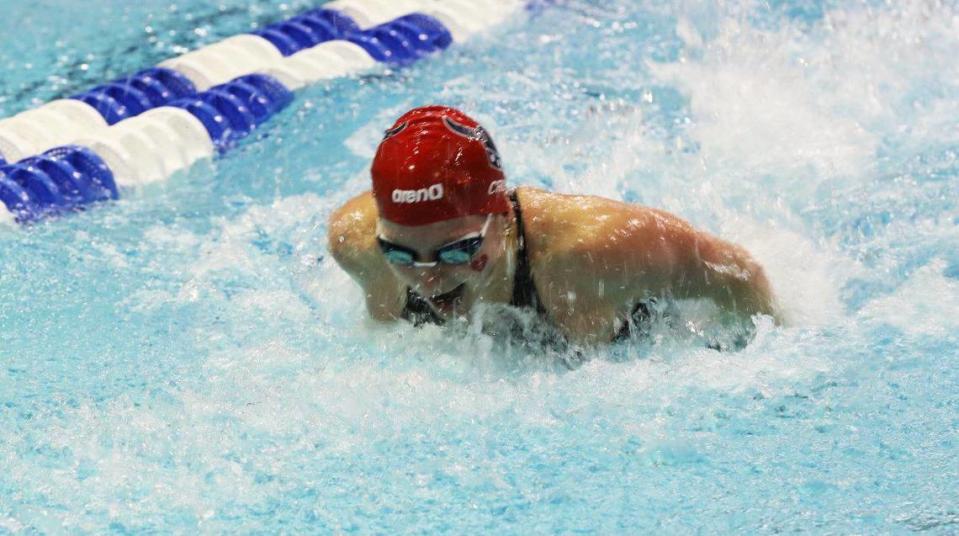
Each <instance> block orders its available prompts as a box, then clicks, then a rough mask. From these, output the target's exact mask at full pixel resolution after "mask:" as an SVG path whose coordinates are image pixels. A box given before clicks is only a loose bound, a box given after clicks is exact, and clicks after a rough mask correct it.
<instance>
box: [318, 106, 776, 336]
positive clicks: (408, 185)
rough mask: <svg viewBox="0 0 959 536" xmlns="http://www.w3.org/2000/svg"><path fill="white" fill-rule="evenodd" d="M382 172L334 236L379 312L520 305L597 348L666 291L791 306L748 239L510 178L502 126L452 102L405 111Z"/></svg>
mask: <svg viewBox="0 0 959 536" xmlns="http://www.w3.org/2000/svg"><path fill="white" fill-rule="evenodd" d="M371 175H372V179H373V185H372V190H371V191H368V192H365V193H362V194H360V195H359V196H357V197H354V198H353V199H351V200H350V201H348V202H347V203H346V204H345V205H344V206H343V207H341V208H339V209H338V210H336V211H335V212H334V213H333V214H332V216H331V218H330V225H329V247H330V251H331V253H332V255H333V257H334V259H335V260H336V261H337V263H339V265H340V266H341V267H342V268H343V269H344V270H345V271H346V272H347V273H348V274H349V275H350V276H351V277H352V278H353V279H354V280H355V281H356V282H357V283H358V284H359V285H360V287H362V289H363V293H364V295H365V296H366V307H367V310H368V311H369V314H370V316H371V317H372V318H374V319H376V320H381V321H395V320H401V319H405V320H408V321H411V322H414V323H416V324H420V323H424V322H432V323H437V324H442V323H444V322H446V321H448V320H450V319H452V318H457V317H467V318H468V317H469V315H470V312H471V310H472V309H473V307H474V305H476V304H479V303H490V304H509V305H512V306H515V307H519V308H530V309H532V310H534V311H536V312H537V313H538V314H539V315H540V316H541V317H543V318H544V320H545V321H546V322H548V323H549V324H551V325H552V326H554V327H555V328H557V329H558V330H559V331H560V333H562V334H563V335H564V336H565V337H566V338H567V340H568V341H570V342H573V343H576V344H585V345H589V344H597V343H605V342H610V341H614V340H617V339H621V338H623V337H624V336H627V335H628V331H629V328H630V326H631V325H635V322H634V320H637V318H638V317H641V316H644V315H648V305H649V304H650V303H652V302H655V301H656V300H667V301H668V300H679V299H694V298H707V299H711V300H712V301H713V302H715V303H716V304H717V305H718V306H719V307H720V308H721V309H722V310H724V311H727V312H732V313H736V315H738V316H740V317H744V318H749V317H752V316H753V315H757V314H761V315H770V316H773V317H774V318H777V317H778V315H777V312H776V309H775V306H774V299H773V295H772V293H771V291H770V287H769V283H768V281H767V279H766V276H765V274H764V273H763V269H762V267H760V265H759V264H757V263H756V261H755V260H753V259H752V258H751V257H750V255H749V254H748V253H747V252H746V251H745V250H743V249H742V248H740V247H738V246H736V245H734V244H731V243H729V242H725V241H723V240H720V239H719V238H716V237H714V236H712V235H710V234H707V233H705V232H703V231H700V230H697V229H694V228H693V227H692V226H691V225H690V224H688V223H687V222H685V221H683V220H682V219H680V218H678V217H676V216H674V215H672V214H669V213H667V212H664V211H661V210H656V209H652V208H647V207H643V206H639V205H633V204H627V203H622V202H619V201H613V200H609V199H604V198H601V197H595V196H586V195H564V194H557V193H552V192H548V191H544V190H541V189H537V188H529V187H519V188H513V189H510V188H508V187H507V185H506V178H505V176H504V174H503V168H502V163H501V161H500V156H499V153H498V152H497V150H496V146H495V145H494V144H493V141H492V139H491V138H490V136H489V134H488V133H487V132H486V130H484V129H483V127H481V126H480V125H479V124H478V123H477V122H476V121H474V120H473V119H471V118H470V117H468V116H467V115H465V114H464V113H462V112H460V111H458V110H455V109H453V108H448V107H443V106H429V107H423V108H417V109H414V110H412V111H410V112H407V113H406V114H405V115H403V116H402V117H400V118H399V119H398V120H397V121H396V123H395V124H394V125H393V126H392V127H391V128H390V129H389V130H387V131H386V135H385V137H384V139H383V141H382V142H381V143H380V145H379V148H378V150H377V152H376V156H375V157H374V159H373V163H372V167H371Z"/></svg>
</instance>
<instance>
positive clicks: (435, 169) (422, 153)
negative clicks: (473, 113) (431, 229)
mask: <svg viewBox="0 0 959 536" xmlns="http://www.w3.org/2000/svg"><path fill="white" fill-rule="evenodd" d="M371 173H372V175H373V196H374V197H375V198H376V204H377V207H378V208H379V211H380V217H381V218H384V219H386V220H389V221H391V222H393V223H398V224H400V225H410V226H415V225H427V224H430V223H436V222H438V221H443V220H449V219H452V218H459V217H462V216H472V215H486V214H494V213H500V212H508V211H509V201H508V200H507V198H506V180H505V175H503V170H502V167H501V165H500V158H499V153H498V152H497V151H496V146H495V145H493V140H491V139H490V137H489V134H487V132H486V130H484V129H483V127H481V126H480V125H479V123H477V122H476V121H474V120H473V119H471V118H470V117H469V116H467V115H466V114H464V113H463V112H460V111H459V110H455V109H453V108H448V107H445V106H427V107H423V108H416V109H413V110H410V111H409V112H407V113H406V114H404V115H403V117H400V118H399V119H397V120H396V124H394V125H393V127H392V128H390V129H389V130H387V131H386V137H384V138H383V141H382V142H381V143H380V147H379V149H378V150H377V151H376V156H375V157H374V158H373V166H372V169H371Z"/></svg>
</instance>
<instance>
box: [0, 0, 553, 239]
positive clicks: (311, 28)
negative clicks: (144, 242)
mask: <svg viewBox="0 0 959 536" xmlns="http://www.w3.org/2000/svg"><path fill="white" fill-rule="evenodd" d="M545 3H549V2H547V1H545V0H539V1H538V2H536V4H539V5H542V4H545ZM530 5H531V4H530V3H529V2H527V1H525V0H446V1H444V2H442V3H438V2H436V1H435V0H392V1H391V2H390V3H383V2H380V1H378V0H377V1H373V0H334V1H332V2H329V3H327V4H326V6H324V8H321V9H313V10H310V11H307V12H305V13H301V14H299V15H297V16H295V17H292V18H290V19H288V20H285V21H281V22H278V23H276V24H271V25H269V26H266V27H264V28H262V29H260V30H257V31H254V32H251V33H249V34H242V35H239V36H234V37H231V38H228V39H226V40H224V41H221V42H219V43H215V44H213V45H209V46H206V47H203V48H201V49H198V50H195V51H193V52H189V53H187V54H184V55H183V56H180V57H178V58H173V59H171V60H167V61H165V62H163V63H162V64H161V65H160V66H157V67H153V68H150V69H146V70H143V71H140V72H138V73H136V74H134V75H132V76H128V77H125V78H121V79H118V80H114V81H112V82H109V83H107V84H103V85H101V86H97V87H94V88H91V89H89V90H87V91H85V92H83V93H80V94H77V95H75V96H73V97H71V98H70V99H68V100H63V101H55V102H53V103H49V104H48V105H44V106H42V107H40V108H38V109H37V110H31V111H27V112H24V113H22V114H19V115H18V116H15V117H14V118H11V119H7V120H3V121H0V204H2V205H3V206H5V207H7V209H8V211H9V212H10V213H11V214H13V215H14V217H15V219H16V221H18V222H21V223H29V222H35V221H38V220H41V219H43V218H45V217H47V216H51V215H57V214H63V213H66V212H71V211H76V210H80V209H83V208H85V207H87V206H89V205H91V204H93V203H97V202H102V201H108V200H112V199H117V198H118V197H119V194H120V192H119V189H120V188H118V187H130V186H136V185H138V184H144V183H147V182H150V181H153V180H162V179H164V178H166V177H168V176H170V175H171V174H172V173H175V172H176V171H178V170H180V169H186V168H187V167H189V166H190V165H192V163H193V162H195V161H196V160H197V159H201V158H206V157H210V156H213V155H214V154H222V153H224V152H226V151H227V150H229V149H230V148H232V147H234V146H235V145H236V144H237V143H238V142H239V141H240V140H241V139H243V138H244V137H246V136H248V135H249V134H250V133H252V132H253V131H254V130H255V129H256V128H257V127H258V126H260V125H262V124H263V123H264V122H266V121H268V120H269V119H270V118H271V117H273V116H274V115H276V114H277V113H279V112H280V111H282V110H283V109H284V108H286V107H287V106H289V105H290V103H292V102H293V99H294V94H293V91H294V90H296V89H299V88H301V87H304V86H305V85H308V84H311V83H315V82H317V81H320V80H323V79H329V78H335V77H338V76H345V75H351V74H355V73H358V72H362V71H363V70H365V69H368V68H370V67H372V66H373V65H374V64H375V63H382V64H385V65H387V66H390V67H401V66H405V65H408V64H410V63H413V62H415V61H417V60H419V59H422V58H423V57H426V56H428V55H430V54H434V53H436V52H439V51H442V50H445V49H446V48H448V47H449V46H450V45H451V44H452V43H453V41H455V40H462V39H465V38H467V37H468V36H470V35H472V34H473V33H476V32H477V31H481V30H482V29H484V28H486V27H489V26H492V25H494V24H497V23H499V22H500V21H502V20H504V18H505V16H506V14H507V13H512V12H520V11H522V8H523V7H528V6H530ZM387 12H388V13H389V14H387ZM70 103H73V104H70ZM78 142H79V143H78ZM91 147H94V148H96V151H99V153H97V152H96V151H94V150H92V149H91ZM5 148H7V149H5ZM10 148H12V149H10ZM5 150H10V151H12V154H17V155H19V156H17V158H14V159H13V160H15V162H8V161H9V160H11V159H9V158H6V157H5V156H4V154H3V152H4V151H5ZM8 154H10V153H8ZM29 154H37V156H32V157H27V158H23V156H25V155H29ZM2 208H3V207H0V209H2ZM0 212H2V210H0Z"/></svg>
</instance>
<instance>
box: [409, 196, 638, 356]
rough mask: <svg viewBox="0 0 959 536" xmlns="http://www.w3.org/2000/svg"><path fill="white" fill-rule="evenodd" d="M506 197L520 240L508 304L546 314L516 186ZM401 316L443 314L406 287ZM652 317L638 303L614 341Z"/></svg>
mask: <svg viewBox="0 0 959 536" xmlns="http://www.w3.org/2000/svg"><path fill="white" fill-rule="evenodd" d="M509 199H510V201H511V202H512V204H513V212H514V213H515V214H516V235H517V239H518V240H519V248H518V250H517V252H516V257H517V259H516V272H515V274H514V276H513V297H512V299H511V300H510V305H512V306H513V307H517V308H520V309H525V308H530V309H535V310H536V313H537V314H538V315H539V316H540V317H542V318H546V317H547V315H546V308H545V307H543V303H542V301H540V299H539V293H538V292H537V291H536V283H534V282H533V273H532V270H531V269H530V264H529V254H528V252H527V251H526V233H525V228H524V227H523V210H522V208H521V207H520V205H519V200H518V199H517V198H516V190H513V191H511V192H510V193H509ZM401 317H402V318H403V319H405V320H408V321H410V322H412V323H413V324H414V325H416V326H419V325H422V324H443V322H444V321H443V318H442V317H440V316H439V315H438V314H436V312H435V311H434V310H433V308H432V307H430V304H429V303H428V302H427V301H426V299H425V298H423V297H422V296H420V295H419V294H417V293H416V292H413V289H410V288H408V289H406V307H404V308H403V312H402V313H401ZM650 321H651V315H650V311H649V307H648V306H647V305H646V304H645V303H642V302H640V303H637V304H636V306H635V307H634V308H633V312H632V314H631V315H630V321H629V322H624V323H623V326H622V327H621V328H620V330H619V332H617V333H616V336H615V337H613V341H614V342H615V341H620V340H623V339H627V338H629V335H630V333H631V331H632V328H633V327H634V326H635V327H637V328H639V329H640V332H644V331H646V329H647V328H648V326H649V323H650Z"/></svg>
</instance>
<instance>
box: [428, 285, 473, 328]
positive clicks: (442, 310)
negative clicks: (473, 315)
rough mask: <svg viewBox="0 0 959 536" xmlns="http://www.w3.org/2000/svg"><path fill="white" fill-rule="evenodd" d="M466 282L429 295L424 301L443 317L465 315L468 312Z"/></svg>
mask: <svg viewBox="0 0 959 536" xmlns="http://www.w3.org/2000/svg"><path fill="white" fill-rule="evenodd" d="M467 294H468V291H467V288H466V283H461V284H460V285H458V286H456V287H454V288H453V289H452V290H450V291H448V292H444V293H442V294H437V295H433V296H430V297H428V298H427V299H426V301H427V302H428V303H429V304H430V307H432V308H433V310H434V311H436V313H437V314H439V315H440V316H442V317H443V318H444V319H450V318H454V317H459V316H465V315H466V313H468V312H469V303H468V302H469V301H470V300H467Z"/></svg>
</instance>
